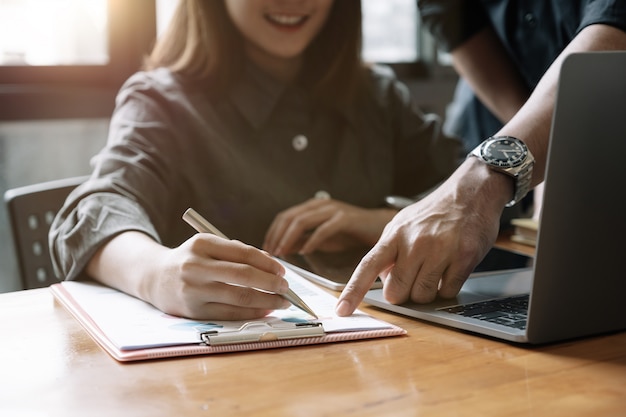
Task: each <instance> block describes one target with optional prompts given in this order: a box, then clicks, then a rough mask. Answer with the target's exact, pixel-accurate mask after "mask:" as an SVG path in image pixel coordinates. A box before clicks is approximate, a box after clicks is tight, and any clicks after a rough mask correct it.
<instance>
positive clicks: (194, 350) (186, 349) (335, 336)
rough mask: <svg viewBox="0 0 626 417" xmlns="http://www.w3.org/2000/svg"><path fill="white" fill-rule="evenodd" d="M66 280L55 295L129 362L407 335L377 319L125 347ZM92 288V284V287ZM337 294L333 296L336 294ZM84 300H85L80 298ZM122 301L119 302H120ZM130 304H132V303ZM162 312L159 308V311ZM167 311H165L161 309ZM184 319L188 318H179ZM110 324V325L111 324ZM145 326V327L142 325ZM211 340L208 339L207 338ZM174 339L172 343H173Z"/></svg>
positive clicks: (138, 302)
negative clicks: (246, 338) (280, 334)
mask: <svg viewBox="0 0 626 417" xmlns="http://www.w3.org/2000/svg"><path fill="white" fill-rule="evenodd" d="M67 284H68V283H66V282H63V283H59V284H53V285H52V286H50V290H51V291H52V294H53V295H54V297H55V299H56V300H58V301H59V302H60V304H61V305H63V306H64V307H65V308H66V309H67V310H68V311H69V312H70V314H71V315H72V316H74V318H76V320H78V322H79V323H80V324H81V325H82V326H83V328H84V329H85V330H86V331H87V333H89V335H90V336H91V337H92V338H93V339H94V340H95V341H96V342H97V343H98V344H99V345H100V346H101V347H102V348H103V349H104V350H105V351H106V352H108V353H109V355H111V356H112V357H113V358H114V359H116V360H118V361H120V362H128V361H138V360H147V359H160V358H171V357H179V356H191V355H209V354H215V353H227V352H243V351H253V350H261V349H274V348H283V347H296V346H304V345H313V344H323V343H336V342H344V341H352V340H362V339H373V338H381V337H389V336H400V335H405V334H406V330H404V329H402V328H400V327H398V326H395V325H393V324H390V323H386V322H383V321H380V320H378V319H373V320H376V321H377V322H378V323H380V327H378V328H369V329H354V330H350V329H347V330H345V331H341V330H337V329H335V330H334V331H332V332H325V331H323V328H322V330H321V331H320V327H318V326H312V327H311V328H309V329H304V330H302V332H300V333H299V334H297V335H294V336H293V337H287V338H282V339H280V340H276V338H274V337H270V338H269V339H274V340H267V339H268V338H267V337H259V340H260V341H251V342H235V343H225V344H215V345H209V344H207V343H206V342H203V341H202V337H201V336H200V335H198V338H197V340H188V341H185V342H181V343H180V344H176V343H177V342H176V341H169V342H167V341H166V342H164V343H163V344H164V345H159V343H154V344H153V345H146V346H140V347H136V346H131V347H125V346H124V345H123V344H122V343H120V342H119V340H116V338H115V337H114V335H112V334H111V332H110V331H108V330H105V329H106V325H110V324H111V323H108V324H107V323H105V322H104V321H103V320H102V319H101V318H99V317H98V315H97V314H93V315H92V314H90V312H89V311H88V310H89V309H90V308H92V306H91V305H89V306H87V305H86V303H85V302H84V299H83V298H81V297H82V296H81V297H75V296H74V295H73V294H72V291H70V290H68V288H67ZM69 284H70V285H76V284H78V285H79V286H82V285H83V284H82V283H69ZM84 285H91V286H95V287H97V288H102V289H103V290H104V291H107V292H110V293H111V295H113V296H115V297H117V299H118V300H119V299H122V300H124V301H125V302H128V303H133V304H132V305H137V306H140V307H141V308H143V309H148V310H147V311H149V309H153V310H154V311H155V312H157V311H158V310H156V309H155V308H154V307H152V306H150V305H149V304H147V303H144V302H143V301H141V300H138V299H135V298H133V297H131V296H129V295H126V294H123V293H120V292H118V291H115V290H113V289H110V288H108V287H104V286H99V285H98V284H84ZM89 290H91V288H89ZM333 298H334V297H333ZM79 299H80V300H82V302H83V303H82V304H81V302H80V301H79ZM118 305H119V304H118ZM129 305H130V304H129ZM116 310H117V308H116ZM159 313H160V312H159ZM160 314H161V315H164V314H163V313H160ZM180 320H185V319H180ZM119 326H128V323H122V322H120V323H119ZM316 327H317V328H316ZM109 328H111V327H110V326H109ZM140 330H142V329H140ZM307 332H310V333H309V334H310V336H308V335H307ZM207 340H208V339H207ZM170 343H173V344H170Z"/></svg>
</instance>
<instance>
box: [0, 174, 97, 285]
mask: <svg viewBox="0 0 626 417" xmlns="http://www.w3.org/2000/svg"><path fill="white" fill-rule="evenodd" d="M87 178H88V177H87V176H82V177H72V178H64V179H60V180H54V181H47V182H42V183H39V184H33V185H26V186H24V187H19V188H13V189H10V190H7V191H6V192H5V193H4V201H5V203H6V206H7V214H8V217H9V223H10V225H11V232H12V235H13V242H14V246H15V252H16V255H17V261H18V267H19V272H20V277H21V280H22V286H23V288H24V289H31V288H40V287H47V286H49V285H50V284H53V283H55V282H58V281H59V280H58V279H57V278H56V276H55V275H54V271H53V270H52V261H51V260H50V252H49V248H48V231H49V229H50V225H51V223H52V220H53V219H54V216H55V214H56V212H57V211H58V210H59V209H60V208H61V206H62V205H63V202H64V201H65V198H66V197H67V195H68V194H69V193H70V192H71V191H72V190H73V189H74V188H76V187H77V186H78V185H79V184H81V183H82V182H84V181H85V180H86V179H87Z"/></svg>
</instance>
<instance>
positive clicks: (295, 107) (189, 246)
mask: <svg viewBox="0 0 626 417" xmlns="http://www.w3.org/2000/svg"><path fill="white" fill-rule="evenodd" d="M360 22H361V13H360V3H359V2H358V1H348V0H342V1H333V0H305V1H301V0H300V1H285V0H282V1H281V0H257V1H250V0H224V1H202V0H184V1H181V2H180V4H179V6H178V9H177V10H176V12H175V15H174V17H173V21H172V23H171V25H170V27H169V30H168V32H167V33H166V34H164V36H163V37H162V38H161V39H159V41H158V42H157V45H156V47H155V49H154V51H153V53H152V54H151V55H150V57H149V58H148V60H147V63H146V69H145V71H141V72H138V73H137V74H135V75H134V76H132V77H131V78H130V79H129V80H128V81H127V82H126V83H125V85H124V86H123V87H122V89H121V91H120V93H119V95H118V98H117V101H116V109H115V112H114V115H113V118H112V121H111V128H110V133H109V139H108V143H107V146H106V147H105V148H104V149H103V150H102V151H101V152H100V153H99V154H98V155H97V156H96V157H95V158H94V159H93V161H92V164H93V167H94V169H93V174H92V176H91V178H90V179H89V180H88V181H87V182H86V183H85V184H83V185H82V186H80V187H79V188H78V189H77V190H75V191H74V192H73V193H72V194H71V195H70V196H69V197H68V199H67V201H66V203H65V205H64V207H63V209H62V210H61V211H60V213H59V214H58V216H57V218H56V219H55V222H54V224H53V226H52V230H51V235H50V243H51V248H52V249H51V250H52V255H53V260H54V263H55V266H56V268H57V273H58V274H59V276H61V277H63V278H65V279H79V278H81V277H84V276H88V277H91V278H94V279H96V280H98V281H100V282H102V283H104V284H107V285H110V286H112V287H115V288H118V289H120V290H122V291H125V292H127V293H129V294H131V295H134V296H136V297H138V298H141V299H143V300H145V301H147V302H150V303H152V304H153V305H154V306H156V307H157V308H159V309H161V310H162V311H164V312H167V313H170V314H174V315H179V316H185V317H190V318H196V319H209V318H210V319H249V318H254V317H259V316H264V315H266V314H268V313H269V312H270V311H272V310H273V309H277V308H285V307H287V306H288V304H287V303H286V302H285V301H284V300H283V298H281V297H279V296H277V295H275V294H271V293H277V294H283V293H284V292H285V291H286V290H287V282H286V280H284V279H283V278H282V277H281V275H282V274H283V273H284V270H283V268H282V266H281V265H280V264H279V263H278V262H276V261H275V260H274V259H272V258H271V257H270V256H268V255H267V253H265V252H263V251H261V250H259V249H257V247H261V246H262V244H263V241H264V239H265V241H266V247H267V248H268V249H270V250H272V251H273V252H275V253H279V252H285V251H287V250H295V249H296V248H297V245H296V243H295V242H300V243H302V240H303V239H302V236H303V233H305V232H308V231H309V230H310V229H315V228H316V227H317V226H319V228H318V229H322V230H324V227H323V226H324V225H327V224H328V223H330V226H329V227H326V229H327V230H326V231H325V232H324V236H323V237H324V238H323V239H321V240H320V239H319V237H318V240H320V241H319V242H317V243H315V242H314V245H309V248H308V249H309V250H312V249H311V247H313V249H315V248H322V249H324V248H326V249H328V248H337V247H339V248H341V247H345V245H346V244H351V243H352V242H354V241H359V240H360V241H366V242H367V243H373V242H375V241H376V239H377V237H378V236H379V235H380V233H381V232H382V229H383V226H384V224H385V223H386V222H387V221H389V220H390V219H391V217H392V216H393V214H394V213H395V211H393V210H390V209H386V208H383V207H382V204H381V203H382V202H383V199H384V196H385V195H387V194H391V193H394V194H402V195H414V194H417V193H419V192H420V191H423V190H424V189H426V188H428V187H430V186H432V185H433V184H435V183H437V182H438V181H440V180H441V179H442V178H443V177H444V176H445V175H446V174H447V172H448V171H449V170H451V169H452V168H453V166H454V164H455V162H456V156H457V155H456V153H455V152H456V148H454V146H449V145H450V143H448V142H446V141H443V140H441V139H440V138H439V137H438V132H439V129H438V124H437V121H436V120H434V119H433V118H426V117H424V116H423V115H422V114H421V113H420V112H419V111H417V110H415V109H414V108H413V107H412V105H411V102H410V100H409V94H408V92H407V90H406V88H405V87H404V86H402V85H401V84H399V83H398V81H397V80H396V79H395V78H394V77H393V75H392V74H391V73H390V72H389V71H384V70H381V69H374V68H371V69H368V68H366V67H365V66H364V65H363V64H362V63H361V61H360V58H359V57H360V33H361V32H360V24H361V23H360ZM435 155H436V158H435ZM320 192H321V194H320ZM316 193H317V195H324V196H326V197H328V196H332V197H333V199H329V198H326V199H317V200H316V201H314V202H310V201H309V202H308V203H306V201H307V200H309V199H310V198H311V197H313V196H315V195H316ZM320 201H321V203H322V204H323V205H324V206H325V207H336V206H337V205H341V207H342V208H343V210H344V212H345V213H352V214H354V213H357V214H358V215H355V216H353V218H356V219H358V221H339V222H337V221H334V220H332V217H331V218H329V217H328V216H326V217H324V216H319V215H318V216H317V217H316V218H315V219H313V220H311V219H310V218H308V217H307V216H306V215H305V217H307V219H306V221H303V220H301V219H302V217H301V216H300V213H301V212H303V211H304V212H306V213H310V212H311V208H310V206H309V205H310V204H311V203H316V202H318V204H319V202H320ZM339 201H340V202H339ZM303 202H305V203H304V210H303V209H302V208H303V206H302V203H303ZM307 204H309V205H307ZM292 206H297V208H296V212H297V213H296V215H295V216H294V215H293V209H292V211H287V212H286V213H283V215H282V216H281V217H280V219H282V220H278V221H277V222H276V223H275V224H274V225H273V226H270V225H271V224H272V221H273V219H274V217H275V216H276V215H277V214H278V213H280V212H282V211H285V210H287V209H289V208H290V207H292ZM188 207H193V208H194V209H196V210H197V211H198V212H200V213H201V214H202V215H203V216H205V217H207V218H208V219H209V220H210V221H211V222H212V223H214V224H215V225H216V226H217V227H218V228H219V229H221V230H222V231H223V232H224V233H225V234H226V235H227V236H229V237H231V238H234V239H238V241H235V240H232V241H228V240H225V239H220V238H218V237H215V236H212V235H208V234H193V230H192V229H191V228H190V227H189V226H187V225H186V224H184V223H183V221H182V220H181V215H182V213H183V212H184V211H185V209H187V208H188ZM312 210H313V212H314V213H315V210H317V206H315V207H314V208H313V209H312ZM347 217H350V216H347ZM294 221H295V223H294ZM304 223H306V225H307V226H306V230H304V229H298V228H297V227H291V225H292V224H296V225H298V224H304ZM285 224H287V227H285V226H284V225H285ZM268 229H269V232H268ZM328 229H333V230H331V231H330V232H329V231H328ZM372 230H373V231H372ZM266 232H267V233H268V234H267V238H266ZM281 236H288V239H289V242H287V243H285V242H284V241H282V240H281V238H282V237H281ZM304 236H305V244H306V235H304ZM318 236H319V235H318ZM242 242H246V243H247V244H244V243H242ZM281 242H282V243H281ZM322 244H323V245H322ZM320 245H322V246H320ZM255 246H256V247H255ZM286 248H287V249H286ZM303 249H304V248H303ZM257 289H258V290H257ZM259 290H260V291H259ZM268 292H271V293H268Z"/></svg>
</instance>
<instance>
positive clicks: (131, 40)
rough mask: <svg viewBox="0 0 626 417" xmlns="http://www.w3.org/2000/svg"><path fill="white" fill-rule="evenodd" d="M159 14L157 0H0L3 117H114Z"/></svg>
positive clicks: (149, 42) (150, 40) (0, 75)
mask: <svg viewBox="0 0 626 417" xmlns="http://www.w3.org/2000/svg"><path fill="white" fill-rule="evenodd" d="M155 15H156V12H155V8H154V0H132V1H127V0H0V109H1V111H0V120H19V119H40V118H44V119H49V118H69V117H108V116H109V115H110V113H111V111H112V106H113V102H114V98H115V94H116V92H117V90H118V89H119V87H120V86H121V83H122V82H123V81H124V80H125V79H126V78H128V76H130V75H131V74H132V73H133V72H135V71H136V70H137V69H138V68H139V66H140V64H141V61H142V59H143V56H144V54H145V53H147V52H148V50H149V49H150V46H151V45H152V42H153V40H154V36H155V33H156V29H155V28H156V23H155Z"/></svg>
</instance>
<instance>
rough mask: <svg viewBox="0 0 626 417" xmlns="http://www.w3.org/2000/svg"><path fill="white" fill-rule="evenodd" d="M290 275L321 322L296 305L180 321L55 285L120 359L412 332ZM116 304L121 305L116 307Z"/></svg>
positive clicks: (78, 286) (98, 289) (92, 290)
mask: <svg viewBox="0 0 626 417" xmlns="http://www.w3.org/2000/svg"><path fill="white" fill-rule="evenodd" d="M285 278H286V279H287V281H288V282H289V286H290V288H291V289H293V290H294V291H295V292H296V293H297V294H298V295H299V296H300V297H301V298H302V299H303V300H304V301H305V302H306V303H307V304H308V305H309V306H310V307H311V308H312V309H313V311H315V313H316V314H317V316H318V317H319V319H315V320H313V319H312V317H311V316H309V315H308V314H307V313H305V312H303V311H301V310H300V309H298V308H296V307H294V306H292V307H291V308H289V309H287V310H276V311H275V312H273V313H272V314H271V315H270V316H267V317H264V318H262V319H258V320H248V321H214V320H210V321H206V320H205V321H198V320H189V319H185V318H181V317H175V316H171V315H168V314H165V313H163V312H161V311H160V310H158V309H156V308H155V307H153V306H152V305H150V304H148V303H146V302H144V301H142V300H139V299H137V298H134V297H132V296H130V295H128V294H125V293H122V292H120V291H117V290H115V289H112V288H109V287H106V286H103V285H100V284H97V283H94V282H75V281H64V282H61V283H58V284H53V285H52V286H51V287H50V288H51V291H52V293H53V295H54V296H55V298H56V299H57V300H58V301H59V302H60V303H61V304H62V305H63V306H64V307H66V308H67V309H68V311H69V312H70V313H71V314H72V315H73V316H74V317H75V318H76V319H77V320H78V321H79V322H80V324H81V325H82V326H83V327H84V328H85V330H86V331H87V332H88V333H89V334H90V335H91V337H92V338H93V339H94V340H95V341H96V342H97V343H98V344H100V346H101V347H102V348H103V349H104V350H106V351H107V352H108V353H109V354H110V355H111V356H112V357H113V358H115V359H117V360H118V361H136V360H143V359H157V358H167V357H174V356H188V355H208V354H214V353H226V352H239V351H250V350H259V349H272V348H281V347H294V346H302V345H310V344H319V343H333V342H342V341H349V340H360V339H371V338H378V337H387V336H399V335H404V334H406V331H405V330H404V329H402V328H400V327H397V326H395V325H392V324H390V323H387V322H384V321H382V320H378V319H376V318H374V317H371V316H369V315H367V314H365V313H363V312H361V311H357V313H356V314H354V315H352V316H350V317H339V316H337V315H336V314H335V313H334V307H335V304H336V303H337V298H336V297H334V296H332V295H331V294H329V293H328V292H326V291H325V290H323V289H321V288H319V287H317V286H316V285H315V284H313V283H311V282H309V281H308V280H306V279H305V278H303V277H301V276H299V275H298V274H296V273H295V272H293V271H291V270H287V271H286V275H285ZM112 306H114V308H112Z"/></svg>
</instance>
